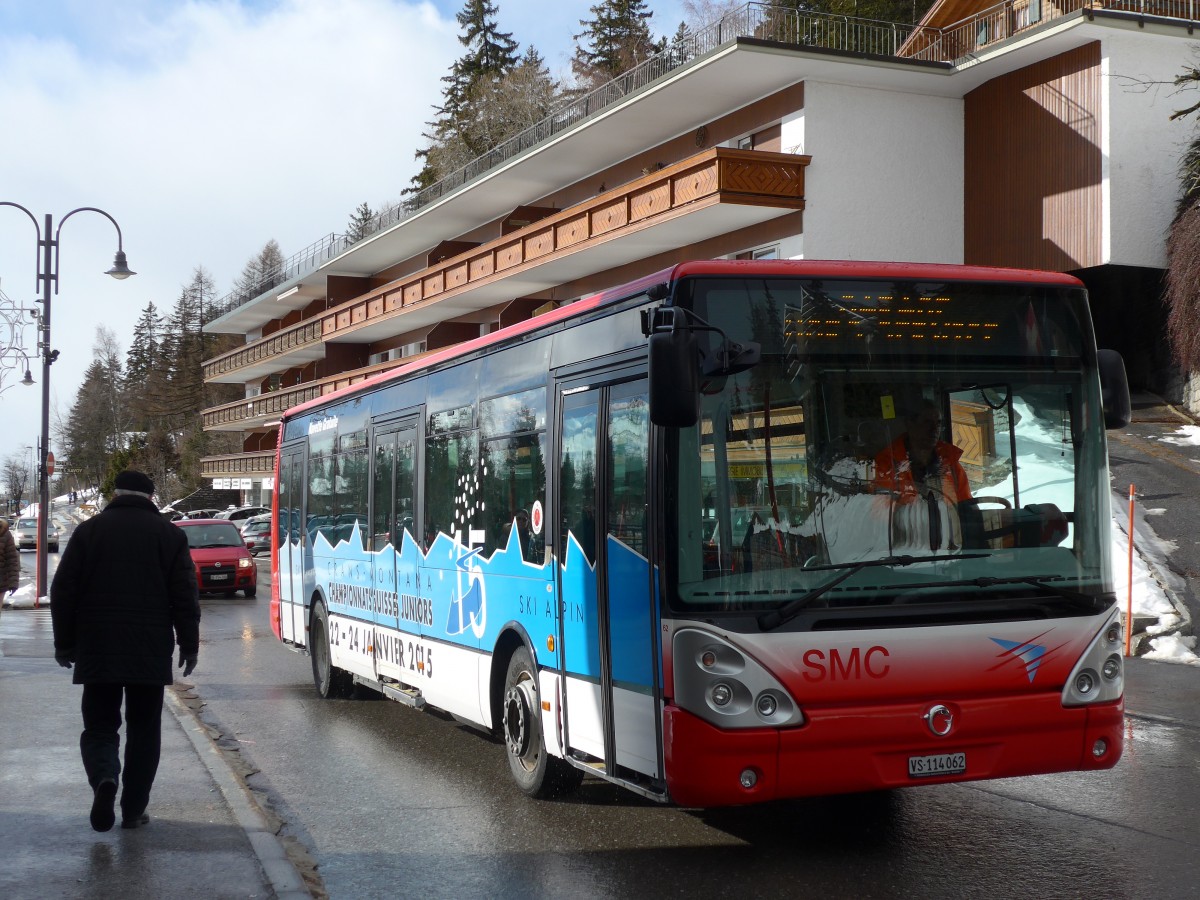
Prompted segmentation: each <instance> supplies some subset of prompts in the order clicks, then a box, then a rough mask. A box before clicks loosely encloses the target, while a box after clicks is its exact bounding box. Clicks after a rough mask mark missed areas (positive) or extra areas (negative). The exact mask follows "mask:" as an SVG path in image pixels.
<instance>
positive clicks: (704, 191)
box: [672, 165, 717, 203]
mask: <svg viewBox="0 0 1200 900" xmlns="http://www.w3.org/2000/svg"><path fill="white" fill-rule="evenodd" d="M672 182H673V188H674V191H675V202H676V203H691V202H692V201H693V200H699V199H700V198H701V197H708V196H710V195H711V194H714V193H716V190H717V167H716V166H713V165H709V166H705V167H704V168H702V169H692V170H691V171H689V172H685V173H683V174H682V175H679V176H678V177H676V178H674V179H672Z"/></svg>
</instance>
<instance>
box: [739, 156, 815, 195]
mask: <svg viewBox="0 0 1200 900" xmlns="http://www.w3.org/2000/svg"><path fill="white" fill-rule="evenodd" d="M721 189H722V190H726V191H737V192H738V193H745V194H770V195H772V196H775V197H803V196H804V167H803V166H800V165H796V166H788V165H756V164H754V163H751V162H748V161H746V160H740V159H731V160H726V161H724V162H723V163H722V165H721Z"/></svg>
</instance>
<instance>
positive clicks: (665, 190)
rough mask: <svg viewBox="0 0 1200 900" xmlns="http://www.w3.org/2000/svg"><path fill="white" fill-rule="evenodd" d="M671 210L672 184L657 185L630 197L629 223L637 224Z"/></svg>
mask: <svg viewBox="0 0 1200 900" xmlns="http://www.w3.org/2000/svg"><path fill="white" fill-rule="evenodd" d="M670 208H671V185H670V182H664V183H663V184H656V185H654V186H653V187H650V188H647V189H646V190H642V191H636V192H635V193H633V194H631V195H630V197H629V221H630V222H637V221H640V220H642V219H648V218H649V217H650V216H656V215H658V214H659V213H662V212H666V211H667V210H668V209H670Z"/></svg>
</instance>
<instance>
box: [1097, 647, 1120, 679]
mask: <svg viewBox="0 0 1200 900" xmlns="http://www.w3.org/2000/svg"><path fill="white" fill-rule="evenodd" d="M1100 674H1101V675H1103V676H1104V677H1105V679H1107V680H1108V681H1113V680H1114V679H1117V678H1120V677H1121V657H1119V656H1117V654H1115V653H1114V654H1113V655H1112V656H1110V657H1109V658H1108V659H1106V660H1105V661H1104V667H1103V668H1102V669H1101V670H1100Z"/></svg>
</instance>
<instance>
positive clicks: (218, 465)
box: [200, 450, 275, 478]
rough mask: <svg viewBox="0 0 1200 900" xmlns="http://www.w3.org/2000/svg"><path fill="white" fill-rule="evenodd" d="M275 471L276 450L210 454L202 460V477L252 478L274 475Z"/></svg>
mask: <svg viewBox="0 0 1200 900" xmlns="http://www.w3.org/2000/svg"><path fill="white" fill-rule="evenodd" d="M274 472H275V451H274V450H265V451H259V452H255V453H234V454H230V455H228V456H208V457H205V458H204V459H202V460H200V477H201V478H228V477H230V476H239V477H242V478H250V477H253V476H259V477H262V476H264V475H272V474H274Z"/></svg>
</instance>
